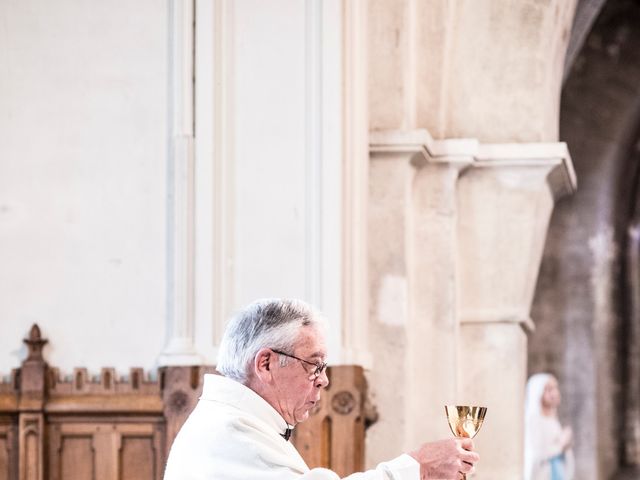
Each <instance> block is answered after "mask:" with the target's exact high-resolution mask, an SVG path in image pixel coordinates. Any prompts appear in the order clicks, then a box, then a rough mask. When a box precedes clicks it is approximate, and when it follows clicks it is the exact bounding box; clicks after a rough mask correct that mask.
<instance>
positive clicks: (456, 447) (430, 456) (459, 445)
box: [409, 438, 480, 480]
mask: <svg viewBox="0 0 640 480" xmlns="http://www.w3.org/2000/svg"><path fill="white" fill-rule="evenodd" d="M409 455H411V456H412V457H413V458H415V459H416V460H417V461H418V463H419V464H420V479H421V480H436V479H437V480H458V479H459V478H460V473H470V472H472V471H473V464H474V463H476V462H477V461H478V460H479V459H480V456H479V455H478V454H477V453H475V452H473V442H472V441H471V439H470V438H451V439H449V440H440V441H439V442H432V443H425V444H424V445H422V446H421V447H420V448H418V449H417V450H415V451H413V452H411V453H409Z"/></svg>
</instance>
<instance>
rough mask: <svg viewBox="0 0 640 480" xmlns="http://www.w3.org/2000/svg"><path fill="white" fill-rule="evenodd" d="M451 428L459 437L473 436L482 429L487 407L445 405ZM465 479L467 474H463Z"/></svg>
mask: <svg viewBox="0 0 640 480" xmlns="http://www.w3.org/2000/svg"><path fill="white" fill-rule="evenodd" d="M444 409H445V411H446V413H447V420H448V422H449V428H451V432H452V433H453V435H454V436H456V437H459V438H473V437H475V436H476V433H478V430H480V427H481V426H482V422H484V416H485V415H486V413H487V407H471V406H466V405H445V407H444ZM462 478H463V480H465V479H466V478H467V476H466V475H465V474H464V473H463V474H462Z"/></svg>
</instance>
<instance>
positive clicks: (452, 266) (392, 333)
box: [368, 130, 575, 480]
mask: <svg viewBox="0 0 640 480" xmlns="http://www.w3.org/2000/svg"><path fill="white" fill-rule="evenodd" d="M371 142H372V143H371V166H370V173H371V174H370V189H371V199H370V200H371V203H370V215H369V225H370V230H369V235H370V241H369V250H370V252H369V258H370V289H371V299H372V302H371V303H372V309H371V333H372V338H371V345H372V350H373V352H374V354H375V355H374V364H373V369H372V372H371V373H370V379H371V380H372V382H371V383H372V395H373V398H374V401H375V403H376V405H377V406H378V408H379V409H380V421H379V422H378V424H376V425H374V426H373V427H372V428H371V430H370V434H369V439H368V440H369V445H368V453H369V459H368V461H369V464H371V463H374V462H375V461H379V460H382V459H383V458H384V457H385V455H386V456H388V455H390V454H391V455H393V454H396V453H400V452H401V451H407V450H409V449H413V448H415V447H416V446H417V445H419V444H420V443H422V442H424V441H428V440H433V439H436V438H443V437H447V436H449V435H451V433H450V431H449V429H448V426H447V423H446V420H445V417H444V405H445V404H447V403H455V404H471V405H484V406H487V407H489V414H488V416H487V421H486V422H485V427H483V430H482V434H481V435H479V436H478V443H477V445H478V449H479V451H480V453H481V455H482V458H483V461H482V465H481V467H480V468H479V469H478V474H477V477H476V478H478V479H479V480H480V479H484V478H487V479H489V478H519V477H520V475H521V471H522V458H523V457H522V443H523V440H522V437H523V422H522V418H523V412H524V403H523V402H524V391H523V389H524V383H525V377H526V371H527V368H526V334H525V330H526V329H528V328H532V322H531V320H530V319H529V310H530V307H531V301H532V298H533V292H534V288H535V284H536V278H537V273H538V267H539V264H540V259H541V255H542V249H543V246H544V241H545V236H546V230H547V225H548V221H549V218H550V215H551V212H552V209H553V205H554V202H555V199H557V198H558V197H559V196H561V195H564V194H567V193H571V192H573V190H574V188H575V175H574V173H573V168H572V165H571V159H570V157H569V153H568V151H567V148H566V145H565V144H562V143H550V144H488V145H483V144H480V143H479V142H478V141H477V140H474V139H460V140H441V141H434V140H433V139H432V138H431V137H430V136H429V134H428V132H426V131H425V130H416V131H405V132H402V131H387V132H374V133H372V134H371ZM492 413H493V415H492ZM505 458H508V459H509V461H505Z"/></svg>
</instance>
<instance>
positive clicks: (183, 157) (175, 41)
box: [158, 0, 202, 365]
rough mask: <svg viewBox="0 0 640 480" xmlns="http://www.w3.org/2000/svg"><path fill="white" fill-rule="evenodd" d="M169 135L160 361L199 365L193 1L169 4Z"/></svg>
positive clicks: (163, 363)
mask: <svg viewBox="0 0 640 480" xmlns="http://www.w3.org/2000/svg"><path fill="white" fill-rule="evenodd" d="M171 16H172V18H171V20H172V21H171V27H172V30H171V41H172V45H171V78H172V81H171V85H172V98H171V105H172V117H173V118H172V122H173V126H172V136H171V157H170V158H171V160H170V161H171V165H170V166H169V172H170V175H169V178H172V179H173V184H172V191H171V193H170V197H169V199H170V201H169V204H170V218H172V222H170V228H171V230H172V235H171V237H170V238H171V241H170V242H169V245H168V252H169V255H168V267H169V272H170V275H169V279H170V281H169V285H168V294H169V305H170V308H169V309H168V311H169V316H170V320H169V323H170V328H169V331H170V334H169V335H170V336H169V339H168V342H167V345H166V347H165V349H164V350H163V352H162V354H161V355H160V358H159V361H158V363H159V364H160V365H199V364H201V363H202V358H201V357H200V356H199V355H198V354H197V352H196V349H195V346H194V276H195V271H194V256H195V242H194V198H195V192H194V170H195V164H194V150H193V140H194V137H193V123H194V116H193V115H194V113H193V100H194V97H193V92H194V90H193V78H194V77H193V75H194V69H193V65H194V54H193V42H194V40H193V39H194V3H193V0H172V2H171Z"/></svg>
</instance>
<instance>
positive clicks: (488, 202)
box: [458, 143, 576, 480]
mask: <svg viewBox="0 0 640 480" xmlns="http://www.w3.org/2000/svg"><path fill="white" fill-rule="evenodd" d="M575 185H576V183H575V175H574V173H573V168H572V166H571V159H570V157H569V153H568V151H567V148H566V145H565V144H563V143H549V144H519V145H517V144H511V145H508V144H507V145H480V146H479V149H478V154H477V156H476V159H475V161H474V163H473V167H472V168H470V169H468V170H466V171H465V172H464V174H463V175H462V176H461V178H460V180H459V183H458V208H459V220H458V242H459V256H458V260H459V262H458V275H459V279H458V284H459V303H458V305H459V308H460V312H459V317H460V324H461V327H460V342H459V352H460V356H459V362H460V363H459V365H458V376H459V379H460V384H459V385H460V389H459V391H458V398H459V399H460V400H461V401H463V402H471V403H477V404H482V405H484V406H487V407H488V412H487V417H486V419H485V423H484V426H483V428H482V430H481V431H480V433H479V434H478V437H477V441H476V446H477V448H478V450H479V451H480V453H481V455H482V465H481V466H480V467H479V469H478V476H477V478H478V480H481V479H485V478H486V479H494V478H512V479H517V478H521V475H522V467H523V435H524V432H523V420H522V419H523V417H524V385H525V382H526V374H527V362H526V360H527V338H526V331H527V330H530V329H531V328H532V326H533V324H532V322H531V319H530V317H529V312H530V309H531V302H532V299H533V293H534V289H535V285H536V279H537V276H538V269H539V265H540V261H541V258H542V251H543V248H544V243H545V239H546V232H547V226H548V222H549V218H550V216H551V212H552V210H553V205H554V201H555V199H557V198H558V197H559V196H561V195H565V194H569V193H572V192H573V191H574V189H575ZM505 459H509V460H508V461H505Z"/></svg>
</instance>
